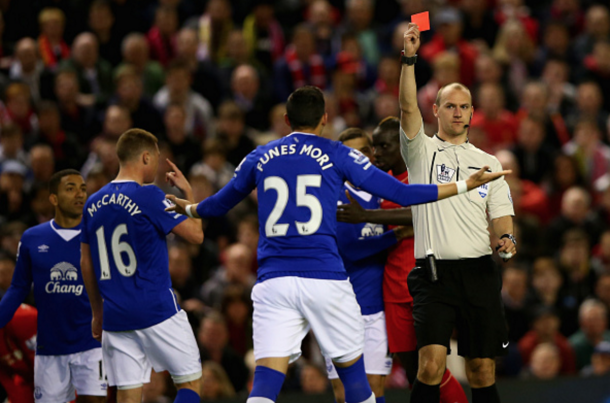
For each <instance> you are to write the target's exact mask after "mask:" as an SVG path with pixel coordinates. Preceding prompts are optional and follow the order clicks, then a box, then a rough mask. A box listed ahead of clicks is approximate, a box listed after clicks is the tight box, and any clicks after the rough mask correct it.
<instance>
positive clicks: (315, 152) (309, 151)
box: [256, 144, 333, 172]
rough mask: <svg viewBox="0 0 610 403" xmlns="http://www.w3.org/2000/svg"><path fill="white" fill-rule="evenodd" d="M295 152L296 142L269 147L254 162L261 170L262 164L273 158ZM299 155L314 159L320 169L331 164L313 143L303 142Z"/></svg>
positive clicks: (324, 168)
mask: <svg viewBox="0 0 610 403" xmlns="http://www.w3.org/2000/svg"><path fill="white" fill-rule="evenodd" d="M296 152H297V145H296V144H282V145H279V146H276V147H273V148H270V149H269V150H267V152H265V153H264V154H263V156H262V157H260V158H259V160H258V163H257V164H256V168H257V169H258V170H259V171H261V172H263V165H265V164H267V163H268V162H269V161H271V160H272V159H273V158H276V157H281V156H284V155H293V154H296ZM299 155H307V156H309V157H311V158H313V159H315V160H316V162H317V163H318V164H320V166H321V167H322V170H323V171H324V170H327V169H328V168H331V167H332V166H333V163H332V162H330V158H329V157H328V155H327V154H325V153H324V152H323V151H322V150H321V149H319V148H318V147H314V146H313V144H303V146H302V147H301V150H300V151H299Z"/></svg>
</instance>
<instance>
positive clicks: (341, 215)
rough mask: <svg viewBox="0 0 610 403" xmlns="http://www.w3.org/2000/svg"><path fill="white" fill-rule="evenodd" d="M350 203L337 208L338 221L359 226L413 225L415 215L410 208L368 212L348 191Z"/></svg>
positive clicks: (346, 192)
mask: <svg viewBox="0 0 610 403" xmlns="http://www.w3.org/2000/svg"><path fill="white" fill-rule="evenodd" d="M345 194H346V195H347V198H348V199H349V201H350V203H346V204H340V205H338V206H337V221H340V222H347V223H351V224H358V223H362V222H370V223H373V224H383V225H413V214H412V213H411V209H410V208H398V209H392V210H381V209H377V210H367V209H365V208H363V207H362V206H361V205H360V203H358V201H357V200H356V199H354V198H353V197H352V195H351V194H349V191H348V190H346V191H345Z"/></svg>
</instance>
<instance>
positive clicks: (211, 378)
mask: <svg viewBox="0 0 610 403" xmlns="http://www.w3.org/2000/svg"><path fill="white" fill-rule="evenodd" d="M199 395H200V396H201V401H202V402H209V401H217V400H221V399H230V398H232V397H234V396H235V388H233V385H232V384H231V381H230V380H229V377H228V376H227V373H226V372H225V370H224V369H223V368H222V367H221V366H220V365H219V364H217V363H215V362H214V361H205V362H204V363H203V365H202V368H201V390H200V392H199Z"/></svg>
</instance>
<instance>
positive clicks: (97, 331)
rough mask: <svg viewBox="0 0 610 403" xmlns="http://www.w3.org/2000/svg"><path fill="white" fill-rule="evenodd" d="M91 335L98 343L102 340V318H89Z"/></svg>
mask: <svg viewBox="0 0 610 403" xmlns="http://www.w3.org/2000/svg"><path fill="white" fill-rule="evenodd" d="M91 335H92V336H93V338H94V339H95V340H97V341H99V342H100V343H101V342H102V318H96V317H95V316H94V317H93V319H91Z"/></svg>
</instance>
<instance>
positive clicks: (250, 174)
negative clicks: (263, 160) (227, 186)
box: [233, 150, 258, 193]
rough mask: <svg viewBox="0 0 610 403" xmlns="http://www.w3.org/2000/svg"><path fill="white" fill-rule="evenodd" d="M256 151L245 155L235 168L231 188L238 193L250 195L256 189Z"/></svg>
mask: <svg viewBox="0 0 610 403" xmlns="http://www.w3.org/2000/svg"><path fill="white" fill-rule="evenodd" d="M256 151H257V150H254V151H252V152H251V153H250V154H248V155H246V156H245V157H244V159H243V160H241V162H240V163H239V165H238V166H237V168H235V173H234V174H233V186H234V187H235V189H237V190H238V191H240V192H243V193H250V192H251V191H252V190H253V189H254V188H255V187H256V172H255V169H256V164H257V160H258V159H257V157H256V156H257V153H256Z"/></svg>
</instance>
